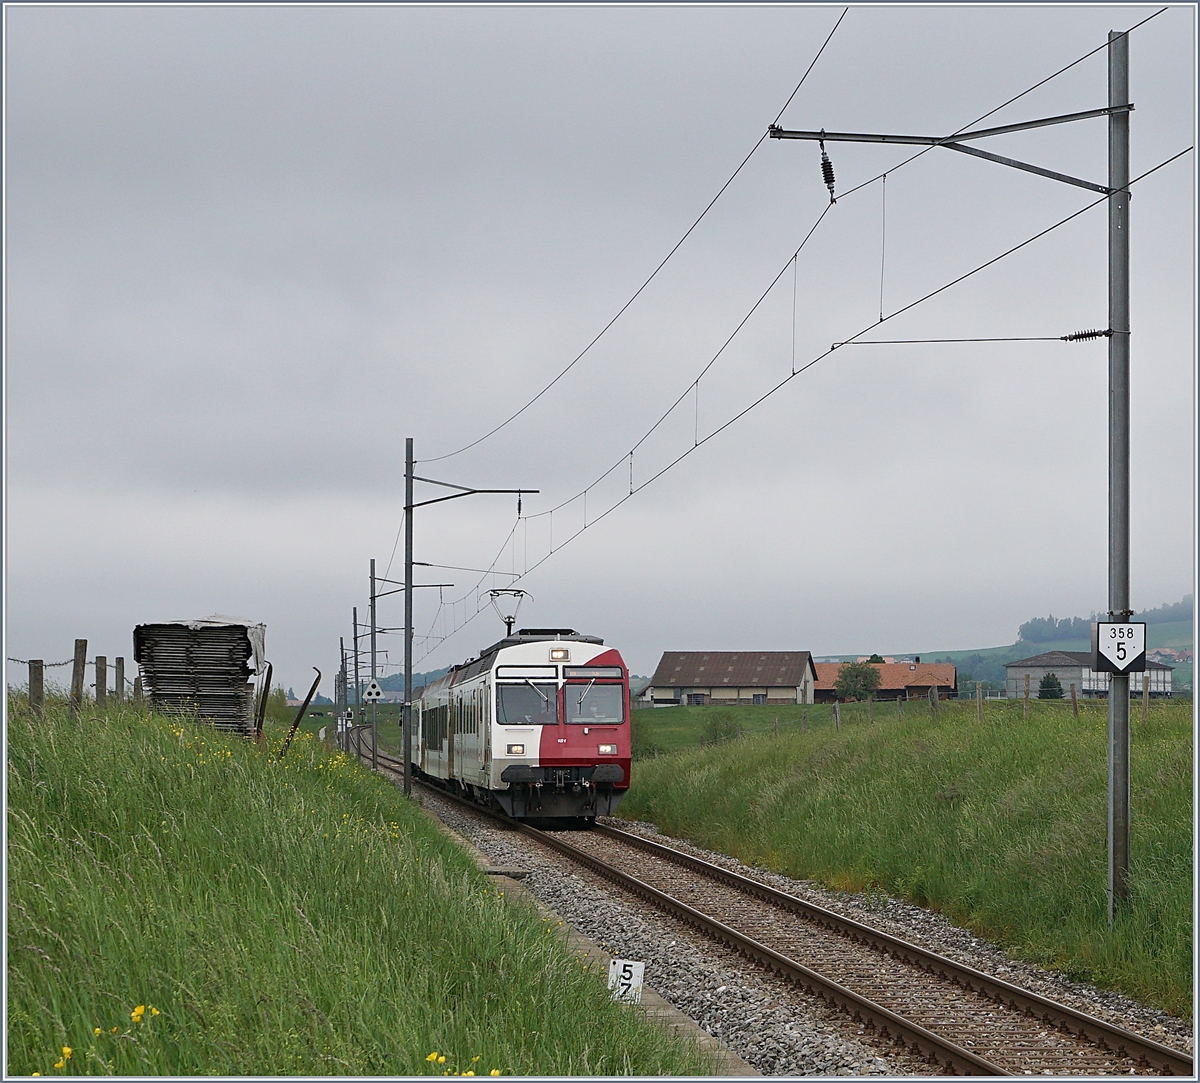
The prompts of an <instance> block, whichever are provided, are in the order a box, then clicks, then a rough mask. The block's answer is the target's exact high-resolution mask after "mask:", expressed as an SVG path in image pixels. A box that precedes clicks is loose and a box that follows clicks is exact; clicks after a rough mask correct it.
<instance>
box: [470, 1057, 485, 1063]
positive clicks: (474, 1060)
mask: <svg viewBox="0 0 1200 1083" xmlns="http://www.w3.org/2000/svg"><path fill="white" fill-rule="evenodd" d="M477 1060H483V1057H482V1056H479V1057H472V1058H471V1063H472V1064H474V1063H475V1062H476V1061H477Z"/></svg>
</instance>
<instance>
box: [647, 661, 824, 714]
mask: <svg viewBox="0 0 1200 1083" xmlns="http://www.w3.org/2000/svg"><path fill="white" fill-rule="evenodd" d="M816 680H817V671H816V668H815V667H814V665H813V660H812V655H811V654H810V653H809V652H808V651H664V652H663V656H662V658H661V660H660V661H659V663H658V668H657V669H656V670H655V671H654V676H653V677H652V678H651V680H650V685H649V687H648V688H647V689H646V691H645V692H643V693H642V697H641V698H643V699H644V700H647V701H649V702H651V703H653V704H654V706H655V707H678V706H680V705H681V704H682V705H683V706H689V707H690V706H701V705H703V704H708V703H711V704H725V705H732V704H735V703H762V704H784V703H812V702H813V689H814V687H815V685H816Z"/></svg>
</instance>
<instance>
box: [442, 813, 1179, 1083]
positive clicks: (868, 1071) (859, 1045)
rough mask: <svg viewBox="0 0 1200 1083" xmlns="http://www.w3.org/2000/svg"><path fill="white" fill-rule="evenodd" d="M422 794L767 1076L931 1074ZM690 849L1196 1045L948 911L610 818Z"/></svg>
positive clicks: (577, 874)
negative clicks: (1003, 947) (829, 884)
mask: <svg viewBox="0 0 1200 1083" xmlns="http://www.w3.org/2000/svg"><path fill="white" fill-rule="evenodd" d="M420 800H421V802H422V804H423V805H424V806H425V807H426V808H427V809H428V810H429V811H430V812H433V813H434V814H435V815H437V816H438V817H439V818H440V819H441V820H442V821H443V822H444V823H445V824H446V825H447V826H448V827H450V828H451V829H452V830H454V831H456V832H457V833H459V834H460V835H462V836H463V837H465V838H468V839H470V841H471V842H472V843H473V844H474V845H475V846H476V847H477V848H478V849H479V850H480V851H481V852H482V853H484V854H485V855H486V856H487V857H488V859H489V860H490V861H492V862H493V863H494V864H495V865H497V866H504V867H513V868H519V869H527V870H528V876H527V877H526V878H525V879H524V880H523V881H522V882H523V883H524V884H525V885H526V886H527V887H528V888H529V890H530V891H531V892H532V893H533V894H534V895H535V896H536V897H537V898H538V899H540V900H541V901H542V902H543V903H544V904H545V905H546V906H548V907H549V908H550V909H552V910H554V911H555V912H556V913H557V914H558V915H559V916H560V917H561V918H562V919H563V920H564V921H567V922H570V923H571V925H573V926H574V927H575V928H576V929H578V930H579V932H581V933H582V934H583V935H585V936H587V937H589V938H590V939H592V940H594V941H595V942H596V943H598V944H600V945H601V946H602V947H603V948H605V950H607V951H609V952H611V953H612V954H613V955H615V956H619V957H621V958H628V959H638V960H642V961H644V962H645V964H646V976H645V981H646V984H647V985H648V986H650V987H651V988H653V989H654V990H655V991H656V992H658V993H659V994H660V995H661V996H662V997H663V998H664V999H666V1000H668V1001H669V1002H670V1003H672V1004H674V1005H675V1006H676V1007H677V1008H679V1009H680V1010H681V1011H683V1012H684V1013H685V1014H687V1015H688V1016H690V1017H691V1018H692V1019H694V1020H695V1021H696V1022H697V1023H698V1024H699V1026H701V1027H702V1028H703V1029H704V1030H705V1031H707V1032H708V1033H709V1034H711V1035H713V1036H714V1037H715V1038H717V1039H719V1040H720V1041H721V1042H723V1043H724V1044H725V1045H726V1046H728V1047H729V1048H730V1049H732V1050H733V1051H734V1052H735V1053H737V1054H738V1055H739V1056H740V1057H742V1058H743V1059H744V1060H745V1061H747V1062H748V1063H749V1064H751V1065H753V1066H754V1068H755V1069H757V1070H758V1071H760V1072H762V1073H763V1074H764V1075H819V1076H835V1075H890V1076H896V1075H930V1074H938V1069H937V1067H936V1066H935V1065H932V1064H929V1063H928V1062H926V1061H924V1060H923V1059H921V1058H919V1057H917V1056H915V1055H913V1054H912V1053H910V1052H909V1051H907V1050H905V1049H903V1048H902V1047H900V1046H898V1045H895V1044H889V1043H881V1042H879V1041H878V1040H877V1039H876V1037H875V1035H874V1032H873V1031H869V1030H864V1028H862V1027H861V1026H860V1025H859V1024H856V1023H854V1022H853V1021H852V1020H850V1019H849V1017H848V1016H846V1015H844V1014H842V1013H840V1012H837V1011H835V1010H834V1009H832V1008H829V1007H827V1006H826V1005H824V1004H823V1003H822V1002H821V1001H818V1000H815V999H813V998H809V997H806V996H804V995H803V994H800V993H798V992H797V991H796V990H795V988H794V987H793V986H792V985H790V983H787V982H785V981H783V980H781V979H779V978H777V977H775V976H774V975H771V974H769V973H767V972H766V971H763V970H760V969H758V968H756V967H755V966H754V965H753V964H752V963H749V962H747V961H746V960H745V959H743V958H741V957H740V956H738V955H737V954H736V953H734V952H733V951H732V950H731V949H729V948H727V947H725V946H724V945H721V944H718V943H716V942H714V941H711V940H708V939H707V938H705V937H703V936H700V935H699V934H697V933H695V932H694V931H693V930H692V929H690V928H689V927H687V926H686V925H684V924H683V923H681V922H678V921H676V920H675V919H673V918H670V917H669V916H667V915H665V914H662V913H660V912H658V911H656V910H654V909H653V908H651V907H649V906H648V905H647V904H644V903H642V902H641V901H640V900H638V899H635V898H632V897H630V896H628V895H626V894H624V893H623V892H620V891H619V889H617V888H615V887H614V886H613V885H611V884H609V883H608V882H607V881H605V880H603V879H601V878H600V877H598V876H596V875H594V874H592V873H590V872H588V871H586V870H578V869H575V868H573V867H572V866H571V864H570V863H569V861H568V860H567V859H566V858H565V857H561V856H560V855H558V854H555V853H553V852H551V851H547V850H545V849H544V848H542V847H540V846H538V845H537V844H536V843H534V842H533V841H532V840H529V839H527V838H525V837H524V836H521V835H518V834H515V833H514V832H513V831H511V830H509V829H507V828H505V827H502V826H500V825H494V824H491V823H489V822H487V821H486V820H485V819H483V818H481V817H479V816H476V815H474V814H473V813H471V812H470V811H468V810H465V809H463V808H462V807H461V806H459V805H457V804H455V803H454V802H452V801H449V800H447V799H445V798H442V797H440V796H438V795H436V794H433V793H430V792H428V791H426V792H423V793H422V794H421V795H420ZM607 822H609V823H611V824H612V825H613V826H614V827H620V828H622V829H624V830H627V831H633V832H636V833H638V834H642V835H646V836H648V837H653V838H654V839H655V841H657V842H660V843H664V844H666V845H669V846H673V847H675V848H676V849H679V850H681V851H683V852H685V853H689V854H693V855H695V856H697V857H700V858H703V859H705V860H707V861H711V862H713V863H714V864H718V865H722V866H724V867H726V868H729V869H732V870H734V871H736V872H739V873H741V874H742V875H746V876H752V877H754V878H756V879H759V880H761V881H762V882H764V883H768V884H770V885H771V886H773V887H778V888H780V889H782V890H785V891H788V892H791V893H792V894H795V895H797V896H799V897H801V898H805V899H807V900H809V901H811V902H814V903H817V904H818V905H821V906H824V907H826V908H828V909H830V910H833V911H836V912H837V913H840V914H844V915H846V916H848V917H851V918H854V919H856V920H859V921H862V922H864V923H865V924H868V925H872V926H874V927H876V928H879V929H882V930H884V931H886V932H889V933H891V934H892V935H894V936H899V937H902V938H903V939H905V940H910V941H912V942H914V943H917V944H920V945H922V946H924V947H927V948H931V949H933V950H935V951H938V952H940V953H941V954H944V955H946V956H948V957H950V958H952V959H956V960H958V961H960V962H964V963H966V964H968V965H970V966H972V967H975V968H976V969H978V970H982V971H985V972H987V973H990V974H993V975H995V976H996V977H999V978H1003V979H1004V980H1006V981H1009V982H1012V983H1013V984H1015V985H1019V986H1021V987H1023V988H1026V989H1030V990H1033V991H1034V992H1038V993H1041V994H1042V995H1044V996H1047V997H1051V998H1053V999H1055V1000H1058V1001H1060V1002H1062V1003H1064V1004H1069V1005H1070V1006H1071V1007H1073V1008H1075V1009H1077V1010H1079V1011H1083V1012H1087V1013H1088V1014H1090V1015H1095V1016H1098V1017H1100V1018H1103V1019H1107V1020H1109V1021H1110V1022H1113V1023H1116V1024H1118V1025H1120V1026H1123V1027H1125V1028H1127V1029H1129V1030H1134V1031H1137V1032H1138V1033H1140V1034H1143V1035H1145V1036H1146V1037H1149V1038H1153V1039H1155V1040H1156V1041H1160V1042H1163V1043H1164V1044H1166V1045H1170V1046H1172V1047H1174V1048H1178V1049H1187V1050H1188V1051H1191V1049H1192V1028H1191V1026H1190V1025H1189V1024H1188V1023H1187V1022H1185V1021H1184V1020H1181V1019H1177V1018H1175V1017H1173V1016H1170V1015H1168V1014H1167V1013H1165V1012H1160V1011H1157V1010H1155V1009H1152V1008H1147V1007H1145V1006H1143V1005H1140V1004H1137V1003H1136V1002H1134V1001H1131V1000H1129V999H1128V998H1127V997H1124V996H1121V995H1120V994H1117V993H1108V992H1104V991H1102V990H1099V989H1096V988H1094V987H1093V986H1090V985H1086V984H1084V983H1081V982H1075V981H1072V980H1070V979H1068V978H1066V977H1064V976H1063V975H1061V974H1057V973H1054V972H1051V971H1047V970H1043V969H1041V968H1039V967H1036V966H1033V965H1031V964H1028V963H1023V962H1019V961H1015V960H1012V959H1009V958H1008V956H1007V955H1005V954H1004V952H1002V951H1000V950H999V949H998V948H996V947H995V946H994V945H992V944H990V943H988V942H987V941H985V940H982V939H981V938H979V937H976V936H974V935H973V934H972V933H970V932H968V931H967V930H965V929H961V928H959V927H957V926H955V925H953V924H952V923H951V922H949V921H947V920H946V919H945V918H944V917H942V916H941V915H940V914H937V913H934V912H932V911H929V910H925V909H923V908H922V907H918V906H912V905H910V904H908V903H904V902H901V901H899V900H897V899H892V898H889V897H888V896H885V895H876V894H848V893H842V892H837V891H831V890H828V889H826V888H822V887H821V886H819V885H817V884H814V883H812V882H811V881H798V880H791V879H788V878H787V877H784V876H779V875H778V874H775V873H771V872H767V871H765V870H762V869H756V868H751V867H748V866H745V865H743V864H742V863H741V862H739V861H737V860H736V859H734V858H731V857H728V856H727V855H724V854H717V853H713V852H711V851H708V850H703V849H701V848H699V847H696V846H693V845H691V844H690V843H688V842H685V841H683V840H679V839H673V838H670V837H669V836H665V835H660V834H659V833H658V831H657V829H656V828H655V827H654V825H653V824H646V823H638V822H633V821H627V820H619V819H616V818H609V819H608V820H607Z"/></svg>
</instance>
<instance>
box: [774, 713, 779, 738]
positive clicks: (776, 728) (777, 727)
mask: <svg viewBox="0 0 1200 1083" xmlns="http://www.w3.org/2000/svg"><path fill="white" fill-rule="evenodd" d="M774 732H775V736H776V737H778V736H779V719H778V718H776V719H775V731H774Z"/></svg>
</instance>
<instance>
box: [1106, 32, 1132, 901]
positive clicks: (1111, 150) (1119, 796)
mask: <svg viewBox="0 0 1200 1083" xmlns="http://www.w3.org/2000/svg"><path fill="white" fill-rule="evenodd" d="M1128 102H1129V35H1128V34H1124V33H1118V32H1117V31H1115V30H1114V31H1109V34H1108V104H1109V106H1110V107H1111V106H1114V105H1126V104H1128ZM1128 185H1129V113H1128V112H1123V113H1110V114H1109V117H1108V186H1109V188H1111V189H1113V192H1112V195H1110V196H1109V197H1108V326H1109V329H1110V330H1111V331H1112V334H1111V335H1110V336H1109V339H1108V619H1109V620H1110V621H1127V620H1129V618H1130V616H1131V615H1132V610H1131V609H1130V608H1129V192H1128V191H1127V190H1126V189H1127V188H1128ZM1128 898H1129V675H1128V674H1118V673H1114V674H1113V675H1112V678H1111V681H1110V683H1109V686H1108V920H1109V922H1110V923H1111V922H1112V920H1113V918H1114V916H1115V914H1116V912H1117V909H1118V907H1120V906H1121V905H1123V904H1124V903H1125V902H1126V900H1127V899H1128Z"/></svg>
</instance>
